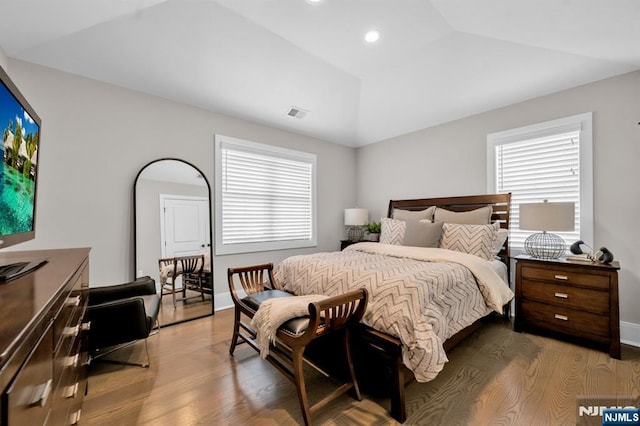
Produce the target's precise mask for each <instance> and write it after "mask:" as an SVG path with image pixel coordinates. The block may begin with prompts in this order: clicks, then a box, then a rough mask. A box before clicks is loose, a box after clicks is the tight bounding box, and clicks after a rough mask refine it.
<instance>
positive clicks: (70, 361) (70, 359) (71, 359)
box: [61, 354, 80, 367]
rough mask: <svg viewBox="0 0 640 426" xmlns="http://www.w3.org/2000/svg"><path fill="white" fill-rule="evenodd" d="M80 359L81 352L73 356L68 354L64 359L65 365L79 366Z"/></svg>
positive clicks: (63, 363) (63, 364)
mask: <svg viewBox="0 0 640 426" xmlns="http://www.w3.org/2000/svg"><path fill="white" fill-rule="evenodd" d="M79 360H80V354H75V355H73V356H66V357H64V358H63V359H62V362H61V364H62V366H63V367H77V366H78V361H79Z"/></svg>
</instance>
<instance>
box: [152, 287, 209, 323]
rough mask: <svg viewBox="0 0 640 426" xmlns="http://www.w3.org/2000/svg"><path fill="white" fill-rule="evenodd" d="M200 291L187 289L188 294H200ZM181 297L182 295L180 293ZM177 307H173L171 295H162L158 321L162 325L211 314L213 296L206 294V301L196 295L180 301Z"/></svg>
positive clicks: (189, 295)
mask: <svg viewBox="0 0 640 426" xmlns="http://www.w3.org/2000/svg"><path fill="white" fill-rule="evenodd" d="M198 295H199V293H198V292H195V291H192V290H187V296H188V297H192V296H198ZM179 297H182V294H180V296H179ZM176 305H177V306H176V308H174V307H173V299H172V298H171V295H170V294H168V295H165V296H163V297H162V303H161V304H160V312H159V313H158V321H160V325H161V326H165V325H168V324H174V323H178V322H182V321H185V320H189V319H193V318H200V317H203V316H205V315H209V314H211V309H212V307H211V296H210V295H208V294H205V296H204V302H203V301H202V300H201V299H199V298H197V297H195V298H192V299H189V300H185V301H178V302H177V304H176Z"/></svg>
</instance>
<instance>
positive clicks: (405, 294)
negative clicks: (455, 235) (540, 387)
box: [274, 243, 513, 382]
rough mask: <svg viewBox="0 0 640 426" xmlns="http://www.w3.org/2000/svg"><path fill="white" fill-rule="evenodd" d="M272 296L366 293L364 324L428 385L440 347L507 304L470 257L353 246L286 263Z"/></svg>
mask: <svg viewBox="0 0 640 426" xmlns="http://www.w3.org/2000/svg"><path fill="white" fill-rule="evenodd" d="M274 273H275V281H276V286H277V287H278V288H279V289H282V290H286V291H290V292H293V293H294V294H297V295H303V294H324V295H327V296H333V295H337V294H341V293H345V292H347V291H350V290H354V289H358V288H363V287H364V288H366V289H367V290H368V291H369V304H368V307H367V311H366V312H365V315H364V317H363V322H364V323H365V324H367V325H369V326H371V327H373V328H374V329H376V330H379V331H382V332H384V333H387V334H390V335H392V336H395V337H397V338H398V339H400V341H401V342H402V351H403V362H404V364H405V365H406V366H407V367H409V368H410V369H411V370H412V371H413V373H414V375H415V378H416V380H417V381H420V382H426V381H429V380H432V379H433V378H435V376H436V375H437V374H438V373H439V372H440V371H441V370H442V368H443V367H444V364H445V363H446V362H447V361H448V359H447V356H446V354H445V351H444V348H443V342H444V341H445V340H446V339H448V338H449V337H451V336H453V335H454V334H455V333H457V332H458V331H460V330H462V329H463V328H465V327H467V326H469V325H470V324H472V323H473V322H474V321H476V320H477V319H479V318H481V317H483V316H485V315H487V314H488V313H489V312H491V311H496V312H502V306H503V305H505V304H506V303H507V302H509V301H510V300H511V299H512V298H513V292H512V291H511V290H510V289H509V287H508V286H507V285H506V283H505V282H504V281H503V280H502V279H501V278H500V277H499V276H498V274H497V273H496V272H495V271H494V270H493V269H492V268H491V266H490V264H489V262H487V261H485V260H483V259H480V258H479V257H477V256H473V255H469V254H465V253H460V252H455V251H451V250H445V249H438V248H423V247H408V246H396V245H387V244H380V243H359V244H354V245H351V246H349V247H347V248H346V249H345V250H344V251H342V252H331V253H316V254H311V255H300V256H292V257H289V258H287V259H285V260H283V261H282V262H281V263H279V264H278V265H277V266H276V268H275V271H274Z"/></svg>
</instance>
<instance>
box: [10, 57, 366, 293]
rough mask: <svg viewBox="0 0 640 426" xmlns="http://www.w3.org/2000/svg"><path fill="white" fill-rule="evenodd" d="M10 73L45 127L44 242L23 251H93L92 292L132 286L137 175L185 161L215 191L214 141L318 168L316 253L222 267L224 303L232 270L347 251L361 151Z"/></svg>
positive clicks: (37, 69)
mask: <svg viewBox="0 0 640 426" xmlns="http://www.w3.org/2000/svg"><path fill="white" fill-rule="evenodd" d="M9 72H10V75H11V77H12V79H13V80H14V82H15V83H16V85H17V86H18V87H19V88H20V90H21V91H22V93H23V94H24V95H25V97H26V98H27V99H28V100H29V102H30V103H31V105H32V106H33V107H34V109H35V110H36V111H37V112H38V115H40V117H41V118H42V136H41V144H42V145H41V147H40V158H39V160H40V161H39V171H38V173H39V188H38V199H37V217H36V227H37V228H36V239H35V240H33V241H30V242H27V243H24V244H20V245H18V246H15V249H16V250H18V249H19V250H30V249H40V248H58V247H79V246H88V247H92V251H91V265H90V269H91V285H92V286H96V285H104V284H111V283H117V282H122V281H125V280H127V279H130V278H132V277H133V271H134V265H133V261H134V253H133V229H132V228H133V222H132V220H133V212H132V205H133V195H132V194H133V183H134V179H135V177H136V174H137V173H138V171H139V169H140V168H142V167H144V165H146V164H147V163H148V162H150V161H152V160H155V159H158V158H163V157H173V158H180V159H183V160H186V161H188V162H190V163H192V164H193V165H195V166H196V167H198V168H199V169H200V170H201V171H202V172H203V173H204V174H205V176H206V178H207V180H208V181H209V182H210V183H211V184H212V186H213V176H214V173H213V164H214V161H213V153H214V144H213V138H214V134H215V133H222V134H225V135H229V136H235V137H238V138H242V139H247V140H252V141H256V142H261V143H266V144H272V145H277V146H282V147H286V148H292V149H297V150H301V151H306V152H312V153H315V154H316V155H317V159H318V163H317V164H318V198H317V200H318V247H317V248H310V249H303V250H282V251H273V252H262V253H252V254H247V255H229V256H219V257H216V258H214V260H213V261H214V280H215V281H214V282H215V284H214V285H215V291H216V293H221V292H226V291H228V289H227V283H226V270H227V267H229V266H242V265H249V264H252V263H259V262H277V261H279V260H281V259H283V258H285V257H287V256H291V255H293V254H299V253H310V252H314V251H319V250H322V251H333V250H338V249H339V247H340V241H339V240H340V239H341V238H343V235H344V226H343V211H344V208H346V207H350V206H353V203H354V201H355V198H356V192H355V188H356V184H355V162H356V160H355V150H354V149H353V148H348V147H344V146H341V145H337V144H333V143H329V142H326V141H321V140H318V139H314V138H310V137H305V136H301V135H297V134H294V133H291V132H286V131H281V130H277V129H274V128H270V127H267V126H263V125H259V124H255V123H251V122H248V121H243V120H240V119H235V118H230V117H226V116H223V115H219V114H214V113H211V112H208V111H205V110H202V109H198V108H195V107H191V106H187V105H184V104H179V103H175V102H170V101H168V100H165V99H162V98H158V97H154V96H149V95H145V94H142V93H139V92H134V91H131V90H127V89H123V88H120V87H116V86H112V85H108V84H105V83H101V82H98V81H95V80H90V79H87V78H82V77H78V76H75V75H72V74H68V73H64V72H60V71H56V70H52V69H49V68H45V67H41V66H38V65H34V64H30V63H27V62H22V61H17V60H13V59H11V58H9ZM211 198H212V200H213V199H214V197H213V194H212V197H211ZM212 207H213V206H212ZM11 249H14V248H13V247H12V248H11Z"/></svg>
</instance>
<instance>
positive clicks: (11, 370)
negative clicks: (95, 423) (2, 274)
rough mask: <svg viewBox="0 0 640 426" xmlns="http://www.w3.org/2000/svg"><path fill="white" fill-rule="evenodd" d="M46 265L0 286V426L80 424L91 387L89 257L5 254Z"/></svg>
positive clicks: (65, 252) (74, 252)
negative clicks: (88, 379)
mask: <svg viewBox="0 0 640 426" xmlns="http://www.w3.org/2000/svg"><path fill="white" fill-rule="evenodd" d="M33 258H38V259H46V260H47V263H45V264H44V265H43V266H41V267H40V268H38V269H37V270H35V271H33V272H31V273H29V274H27V275H25V276H22V277H20V278H17V279H15V280H13V281H9V282H7V283H0V308H1V309H0V331H1V332H0V351H1V352H0V389H1V390H2V404H1V405H0V423H1V424H2V425H40V424H49V425H70V424H75V423H78V421H79V420H80V412H81V408H82V400H83V398H84V394H85V390H86V383H87V366H88V362H89V354H88V345H87V338H88V333H87V331H88V329H89V327H90V324H88V323H87V322H85V311H86V306H87V292H86V289H87V288H88V287H89V249H86V248H83V249H62V250H39V251H30V252H6V253H3V254H2V255H1V259H2V260H3V261H7V260H8V259H16V260H17V259H33Z"/></svg>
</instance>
